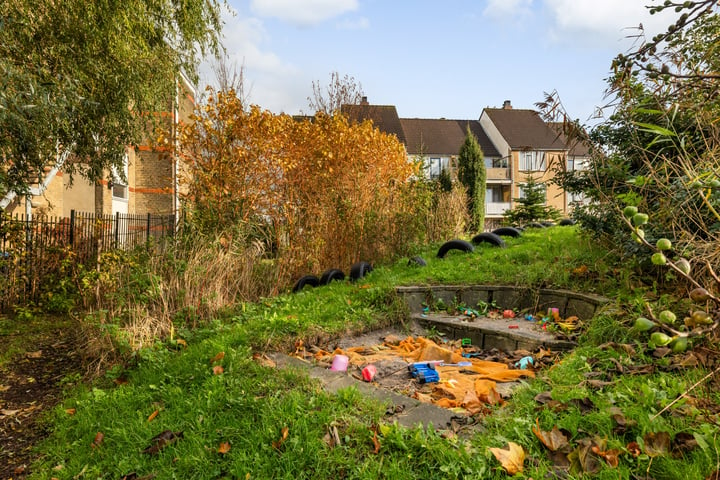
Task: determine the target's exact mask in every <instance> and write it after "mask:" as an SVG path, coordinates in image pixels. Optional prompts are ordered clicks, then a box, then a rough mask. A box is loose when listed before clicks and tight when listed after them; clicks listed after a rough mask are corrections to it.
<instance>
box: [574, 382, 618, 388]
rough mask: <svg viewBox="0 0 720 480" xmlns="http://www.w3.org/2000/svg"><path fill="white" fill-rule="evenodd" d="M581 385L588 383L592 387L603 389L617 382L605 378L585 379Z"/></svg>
mask: <svg viewBox="0 0 720 480" xmlns="http://www.w3.org/2000/svg"><path fill="white" fill-rule="evenodd" d="M580 385H587V386H588V387H590V388H595V389H601V388H605V387H609V386H610V385H615V382H605V381H603V380H585V381H583V382H582V383H581V384H580Z"/></svg>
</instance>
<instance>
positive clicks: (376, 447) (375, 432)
mask: <svg viewBox="0 0 720 480" xmlns="http://www.w3.org/2000/svg"><path fill="white" fill-rule="evenodd" d="M372 441H373V446H374V447H375V450H373V453H375V454H376V455H377V454H378V453H379V452H380V441H379V440H378V437H377V427H375V428H373V437H372Z"/></svg>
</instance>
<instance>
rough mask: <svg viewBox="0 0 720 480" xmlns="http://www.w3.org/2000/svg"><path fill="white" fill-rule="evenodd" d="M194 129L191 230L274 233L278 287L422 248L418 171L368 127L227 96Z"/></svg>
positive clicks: (190, 132)
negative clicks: (194, 224) (280, 110)
mask: <svg viewBox="0 0 720 480" xmlns="http://www.w3.org/2000/svg"><path fill="white" fill-rule="evenodd" d="M192 120H193V122H191V123H189V124H188V125H186V126H185V127H184V128H183V130H182V132H181V143H182V145H183V153H182V157H183V163H184V165H185V170H186V171H185V175H184V176H183V186H184V189H185V191H186V194H185V202H186V205H187V206H188V208H189V211H190V212H191V215H192V219H193V221H194V222H197V223H198V224H199V225H201V226H202V228H205V229H214V230H216V231H218V230H222V229H225V228H228V227H236V226H238V225H240V226H245V227H252V228H257V227H261V228H265V229H266V230H267V231H272V232H273V235H272V243H273V244H274V245H273V246H274V249H273V250H274V251H275V252H276V253H275V255H276V260H277V267H278V269H279V274H278V276H277V281H278V282H279V285H278V286H284V285H287V284H288V282H290V281H292V279H293V278H295V277H296V276H297V275H299V274H302V273H306V272H316V273H317V272H320V271H321V270H323V269H326V268H331V267H333V268H342V269H344V270H345V271H347V269H348V268H349V266H350V265H351V264H352V263H354V262H356V261H358V260H369V261H378V260H381V259H387V258H390V257H392V256H393V255H397V254H399V253H405V252H404V251H403V250H405V249H406V248H407V245H408V244H409V243H411V242H417V241H418V240H420V239H421V237H422V235H423V232H422V225H420V224H419V223H418V222H417V221H416V217H417V215H414V214H413V212H414V209H415V208H416V207H417V206H419V204H420V203H422V202H423V201H425V199H423V198H421V197H422V195H421V194H418V192H417V191H416V189H415V182H413V181H412V179H413V178H415V176H416V175H417V174H418V170H417V168H416V166H415V165H414V164H412V163H410V162H408V160H407V156H406V154H405V150H404V148H403V145H402V144H401V143H400V142H399V141H398V140H397V139H396V138H395V137H394V136H390V135H387V134H385V133H382V132H381V131H380V130H378V129H376V128H374V127H373V126H372V124H371V123H370V122H365V123H362V124H350V123H349V122H348V120H347V119H346V118H345V117H343V116H341V115H333V116H330V115H326V114H323V113H318V114H316V115H315V116H314V117H310V118H303V119H294V118H293V117H291V116H289V115H285V114H282V115H275V114H272V113H270V112H268V111H264V110H261V109H260V108H259V107H256V106H252V107H250V108H249V109H244V108H243V105H242V102H241V101H240V100H239V99H238V97H237V96H236V95H235V93H234V92H233V91H227V92H211V94H210V95H209V98H208V101H207V103H206V104H205V105H204V106H202V107H199V108H198V111H196V113H195V115H194V116H193V118H192Z"/></svg>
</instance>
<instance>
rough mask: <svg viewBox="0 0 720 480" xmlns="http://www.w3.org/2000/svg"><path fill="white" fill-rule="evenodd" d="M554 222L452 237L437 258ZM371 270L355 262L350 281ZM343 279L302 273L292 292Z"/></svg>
mask: <svg viewBox="0 0 720 480" xmlns="http://www.w3.org/2000/svg"><path fill="white" fill-rule="evenodd" d="M574 224H575V221H574V220H571V219H569V218H566V219H563V220H561V221H560V223H559V225H561V226H568V225H574ZM554 225H555V224H554V223H553V222H537V223H530V224H527V225H525V227H523V228H517V227H500V228H496V229H495V230H493V231H492V232H483V233H479V234H477V235H475V236H474V237H473V238H472V239H471V240H470V241H469V242H468V241H467V240H461V239H454V240H449V241H447V242H445V243H443V244H442V245H441V246H440V248H439V249H438V252H437V257H438V258H444V257H445V255H447V253H448V252H450V251H451V250H460V251H463V252H472V251H474V250H475V247H474V246H473V245H479V244H481V243H488V244H490V245H492V246H494V247H499V248H505V241H504V240H503V239H502V237H519V236H521V235H522V232H523V230H524V229H525V228H545V227H552V226H554ZM408 265H409V266H420V267H424V266H426V265H427V262H426V261H425V259H423V258H422V257H420V256H415V257H412V258H411V259H410V260H408ZM371 271H372V265H371V264H370V263H368V262H357V263H355V264H354V265H353V266H352V267H350V281H351V282H356V281H358V280H360V279H361V278H363V277H364V276H365V275H367V274H368V273H370V272H371ZM335 280H339V281H343V280H345V273H344V272H343V271H342V270H340V269H339V268H330V269H328V270H325V272H323V274H322V275H320V277H318V276H316V275H303V276H302V277H300V279H299V280H298V281H297V282H295V285H294V286H293V289H292V291H293V293H295V292H299V291H300V290H302V289H303V288H305V287H308V286H309V287H319V286H323V285H327V284H329V283H330V282H332V281H335Z"/></svg>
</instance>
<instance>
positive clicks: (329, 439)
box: [323, 425, 342, 448]
mask: <svg viewBox="0 0 720 480" xmlns="http://www.w3.org/2000/svg"><path fill="white" fill-rule="evenodd" d="M323 441H324V442H325V443H326V444H327V446H328V447H330V448H335V447H339V446H340V445H342V443H341V442H340V434H339V433H338V429H337V427H336V426H335V425H333V426H332V427H330V428H328V432H327V433H326V434H325V437H323Z"/></svg>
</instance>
